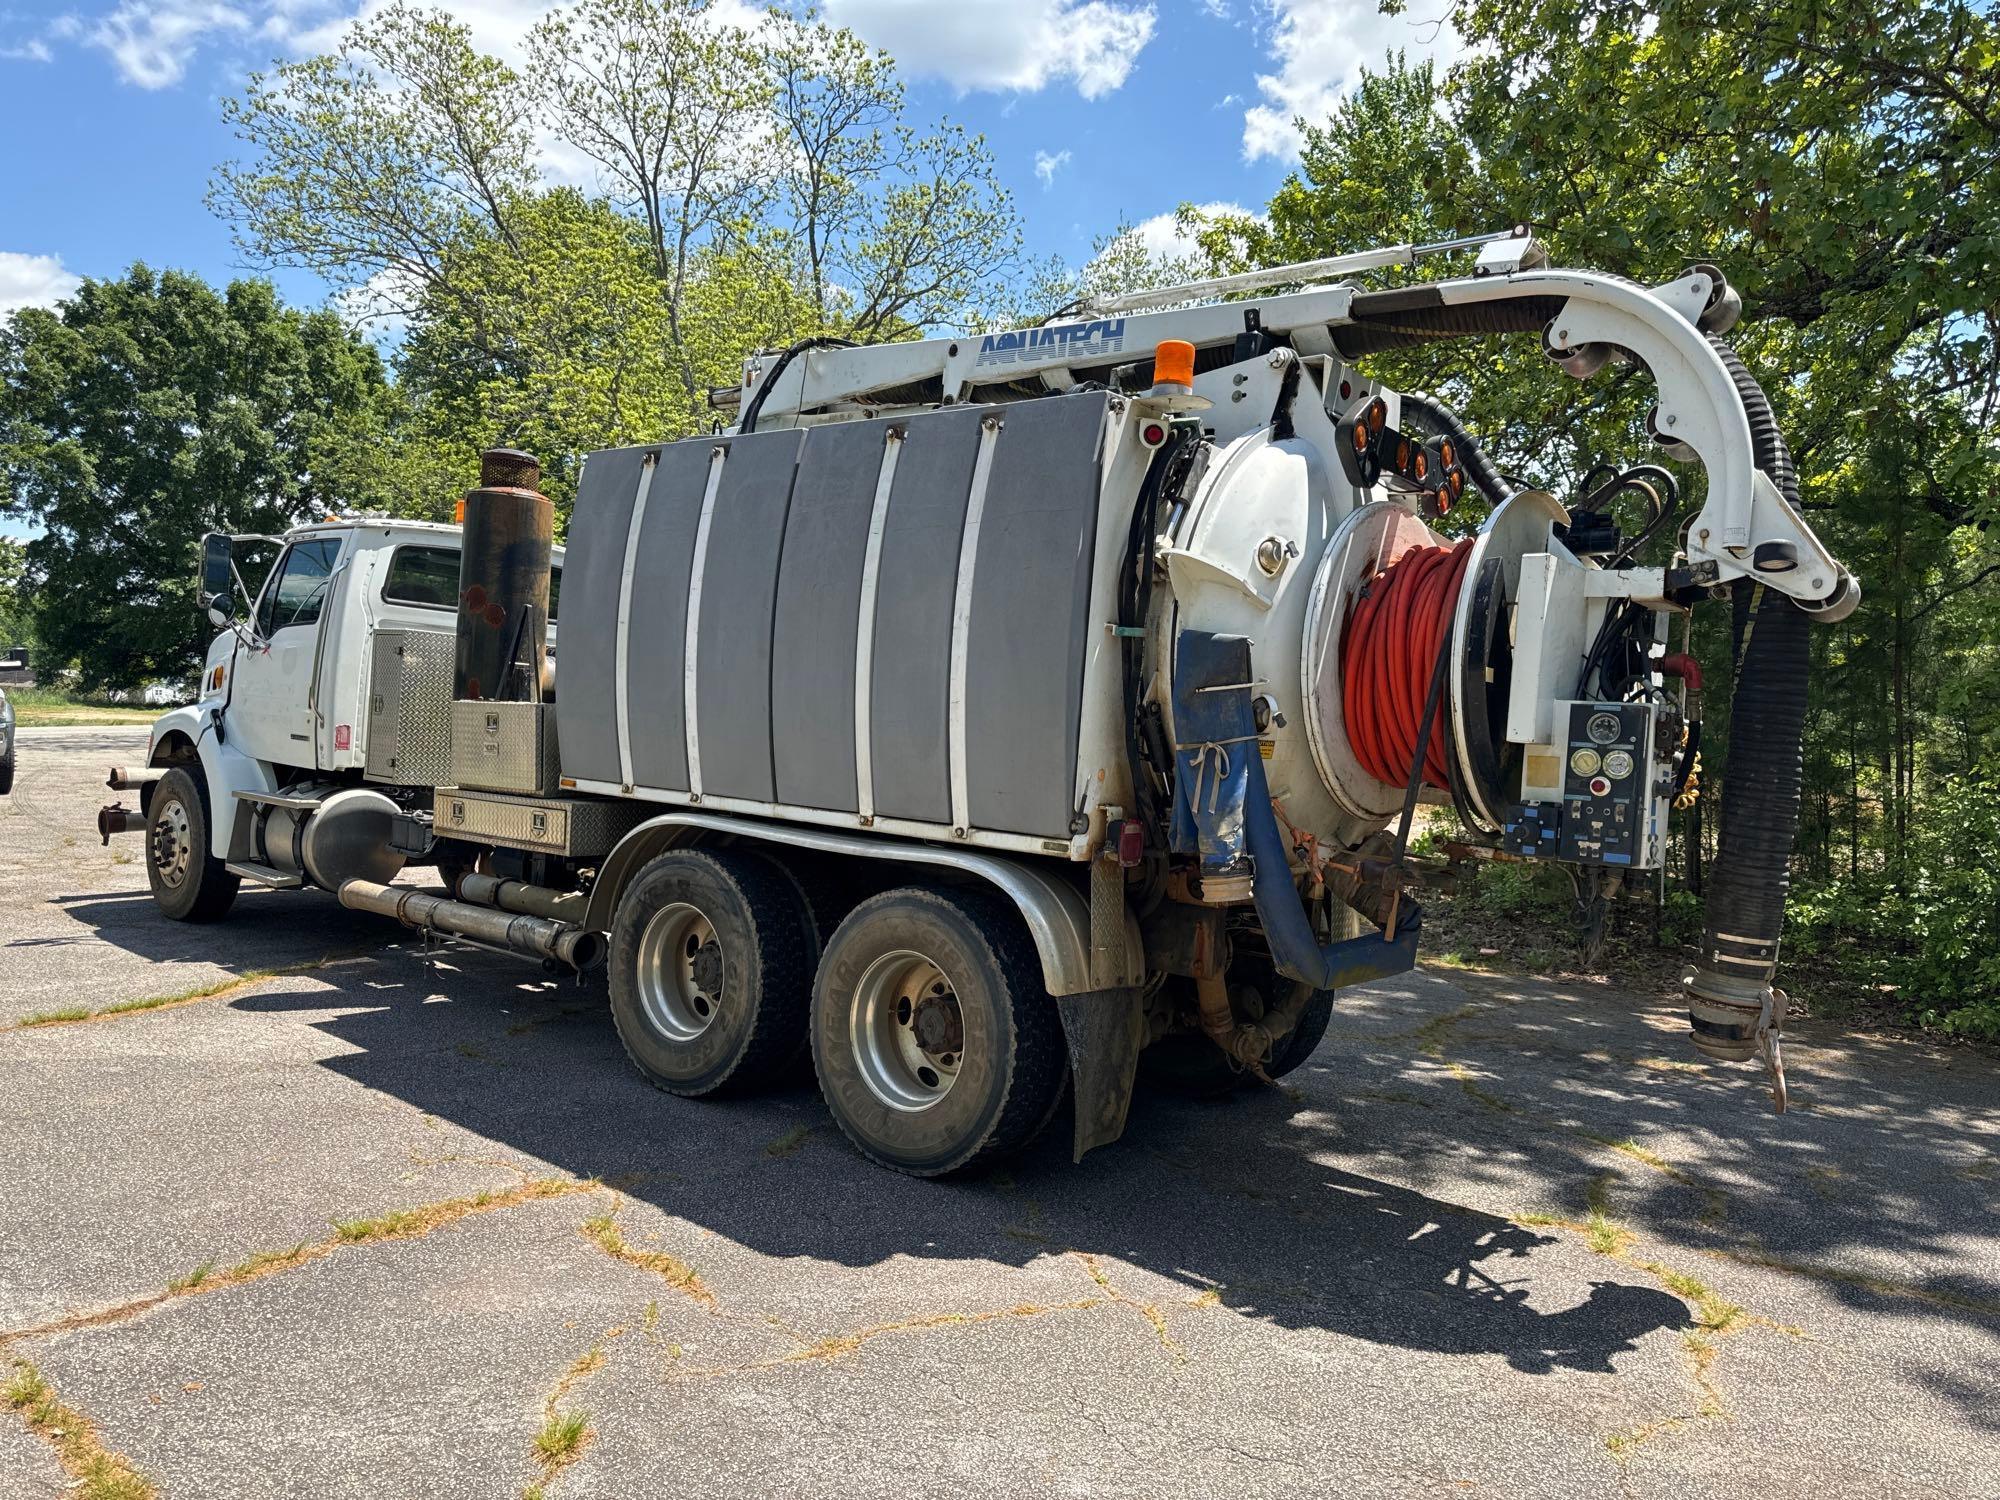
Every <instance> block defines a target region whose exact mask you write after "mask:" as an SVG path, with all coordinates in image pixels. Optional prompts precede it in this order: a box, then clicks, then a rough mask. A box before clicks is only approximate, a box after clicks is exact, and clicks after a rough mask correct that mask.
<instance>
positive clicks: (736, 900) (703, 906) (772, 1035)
mask: <svg viewBox="0 0 2000 1500" xmlns="http://www.w3.org/2000/svg"><path fill="white" fill-rule="evenodd" d="M817 950H818V941H817V938H816V935H815V933H814V930H813V924H812V919H811V916H810V913H809V912H808V910H807V908H806V906H805V903H804V901H803V900H802V899H801V898H800V896H799V893H798V889H797V887H796V886H795V885H794V883H793V882H792V881H791V880H790V879H788V878H787V876H786V874H785V872H784V870H783V869H782V868H781V867H780V866H779V865H778V864H777V862H776V861H774V860H772V859H770V858H769V857H768V856H765V855H762V854H757V853H753V852H749V851H744V850H736V849H714V850H710V849H699V850H697V849H686V850H676V851H674V852H673V853H671V854H663V855H661V856H660V857H659V858H658V859H656V860H654V861H653V862H652V863H651V864H649V865H647V866H646V867H645V868H644V869H643V870H641V871H640V872H639V873H638V874H637V875H636V876H634V877H633V880H632V883H631V885H629V886H627V887H626V889H625V892H624V894H623V895H622V896H621V897H620V898H619V902H618V910H617V914H616V915H615V916H614V918H613V919H612V924H611V1019H612V1021H613V1022H614V1023H615V1024H616V1026H617V1028H618V1039H619V1041H620V1042H622V1043H623V1044H624V1047H625V1052H626V1055H627V1056H628V1057H630V1058H631V1059H632V1061H633V1063H634V1064H635V1065H636V1066H637V1067H638V1069H639V1071H640V1072H641V1073H643V1074H645V1076H646V1077H647V1079H648V1080H649V1081H650V1082H652V1084H653V1085H654V1086H655V1087H657V1088H661V1089H664V1090H666V1091H667V1092H668V1093H671V1094H682V1095H685V1096H687V1097H690V1098H699V1097H701V1096H702V1095H706V1094H715V1093H722V1092H724V1091H727V1090H735V1089H743V1088H752V1087H757V1086H759V1085H761V1084H767V1083H771V1082H775V1081H777V1080H778V1079H780V1078H781V1077H782V1075H783V1074H784V1072H785V1069H786V1066H787V1064H788V1063H790V1062H791V1061H792V1060H793V1059H795V1058H796V1057H797V1056H798V1049H799V1041H800V1038H801V1037H803V1036H804V1035H805V1026H806V1007H807V997H808V996H809V994H810V993H811V987H812V971H813V957H814V955H815V953H816V952H817Z"/></svg>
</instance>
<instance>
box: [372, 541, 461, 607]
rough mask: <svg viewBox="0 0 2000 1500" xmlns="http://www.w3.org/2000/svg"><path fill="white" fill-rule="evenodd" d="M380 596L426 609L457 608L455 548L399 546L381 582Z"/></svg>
mask: <svg viewBox="0 0 2000 1500" xmlns="http://www.w3.org/2000/svg"><path fill="white" fill-rule="evenodd" d="M382 597H383V598H384V599H387V600H390V601H391V602H392V603H396V604H421V605H423V606H424V607H426V608H428V609H457V608H458V549H457V548H456V547H398V548H397V549H396V555H395V556H394V557H392V558H390V559H389V573H388V576H387V577H386V578H384V579H383V580H382Z"/></svg>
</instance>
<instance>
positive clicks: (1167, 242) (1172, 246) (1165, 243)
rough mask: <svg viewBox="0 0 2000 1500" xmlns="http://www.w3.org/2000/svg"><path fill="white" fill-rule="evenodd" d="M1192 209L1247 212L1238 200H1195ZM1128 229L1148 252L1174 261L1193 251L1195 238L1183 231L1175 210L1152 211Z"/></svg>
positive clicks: (1227, 212)
mask: <svg viewBox="0 0 2000 1500" xmlns="http://www.w3.org/2000/svg"><path fill="white" fill-rule="evenodd" d="M1195 212H1196V213H1198V214H1202V215H1204V216H1210V215H1217V214H1244V213H1249V210H1248V209H1246V208H1245V207H1244V206H1243V205H1242V204H1240V203H1197V204H1196V205H1195ZM1258 217H1261V215H1259V216H1258ZM1131 232H1132V233H1133V234H1134V235H1136V236H1137V237H1138V240H1139V243H1140V244H1141V245H1143V246H1145V247H1146V253H1147V254H1148V255H1152V256H1157V257H1160V258H1161V259H1167V260H1177V259H1179V258H1181V257H1183V256H1189V255H1193V254H1194V253H1195V243H1194V240H1193V239H1192V238H1191V237H1190V236H1188V235H1187V234H1184V233H1183V232H1182V230H1181V226H1180V216H1179V214H1178V213H1165V214H1154V215H1153V217H1152V218H1150V219H1142V220H1140V221H1139V222H1138V223H1137V224H1134V225H1133V226H1132V229H1131Z"/></svg>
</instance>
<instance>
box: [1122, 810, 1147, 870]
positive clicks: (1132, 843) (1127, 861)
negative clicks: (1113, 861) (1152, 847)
mask: <svg viewBox="0 0 2000 1500" xmlns="http://www.w3.org/2000/svg"><path fill="white" fill-rule="evenodd" d="M1145 857H1146V830H1145V828H1144V827H1143V826H1142V825H1141V824H1140V823H1139V821H1138V820H1137V819H1136V818H1127V819H1126V820H1125V821H1124V822H1122V823H1120V824H1119V825H1118V863H1119V864H1121V865H1123V866H1124V867H1125V868H1126V869H1128V870H1129V869H1131V868H1133V866H1135V865H1137V864H1138V863H1139V861H1140V860H1142V859H1144V858H1145Z"/></svg>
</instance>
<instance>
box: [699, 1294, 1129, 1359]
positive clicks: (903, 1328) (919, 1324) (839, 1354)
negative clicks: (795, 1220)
mask: <svg viewBox="0 0 2000 1500" xmlns="http://www.w3.org/2000/svg"><path fill="white" fill-rule="evenodd" d="M1116 1300H1120V1299H1117V1298H1114V1297H1076V1298H1072V1299H1071V1300H1069V1301H1067V1302H1020V1303H1016V1304H1015V1305H1014V1306H1012V1307H995V1308H987V1309H985V1310H983V1311H980V1312H944V1313H922V1314H918V1315H917V1316H914V1317H908V1318H896V1319H893V1320H891V1321H889V1322H886V1323H870V1324H868V1325H867V1326H866V1327H863V1328H856V1329H852V1330H850V1331H848V1332H846V1333H836V1334H832V1335H829V1336H828V1337H826V1338H822V1339H816V1340H814V1341H812V1342H811V1343H809V1344H807V1345H806V1346H805V1347H804V1348H801V1349H796V1350H793V1351H792V1352H790V1353H788V1354H779V1355H774V1356H773V1357H771V1358H769V1359H759V1360H751V1361H749V1362H748V1363H745V1364H738V1365H710V1366H705V1367H696V1368H691V1369H687V1368H684V1369H680V1370H677V1372H676V1373H675V1374H674V1375H673V1376H672V1377H670V1378H672V1379H674V1380H716V1379H720V1378H722V1377H725V1376H730V1375H748V1374H752V1373H754V1372H756V1371H759V1370H777V1369H783V1368H785V1367H786V1366H788V1365H800V1364H824V1363H828V1362H830V1361H833V1360H837V1359H844V1358H846V1357H847V1356H848V1355H850V1354H853V1353H855V1352H857V1351H858V1350H860V1349H861V1347H862V1346H863V1345H865V1344H869V1343H872V1342H873V1341H874V1340H876V1339H879V1338H886V1337H888V1336H889V1335H891V1334H904V1333H928V1332H931V1331H933V1330H937V1329H944V1328H973V1327H977V1326H978V1325H980V1324H982V1323H996V1322H1000V1321H1003V1320H1007V1319H1023V1320H1025V1319H1030V1318H1040V1317H1046V1316H1047V1315H1048V1314H1050V1313H1058V1312H1083V1311H1086V1310H1088V1309H1090V1308H1095V1307H1106V1306H1109V1305H1110V1304H1111V1303H1112V1302H1113V1301H1116ZM1125 1300H1128V1301H1129V1299H1125ZM793 1337H795V1338H796V1337H798V1335H796V1334H794V1335H793Z"/></svg>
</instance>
